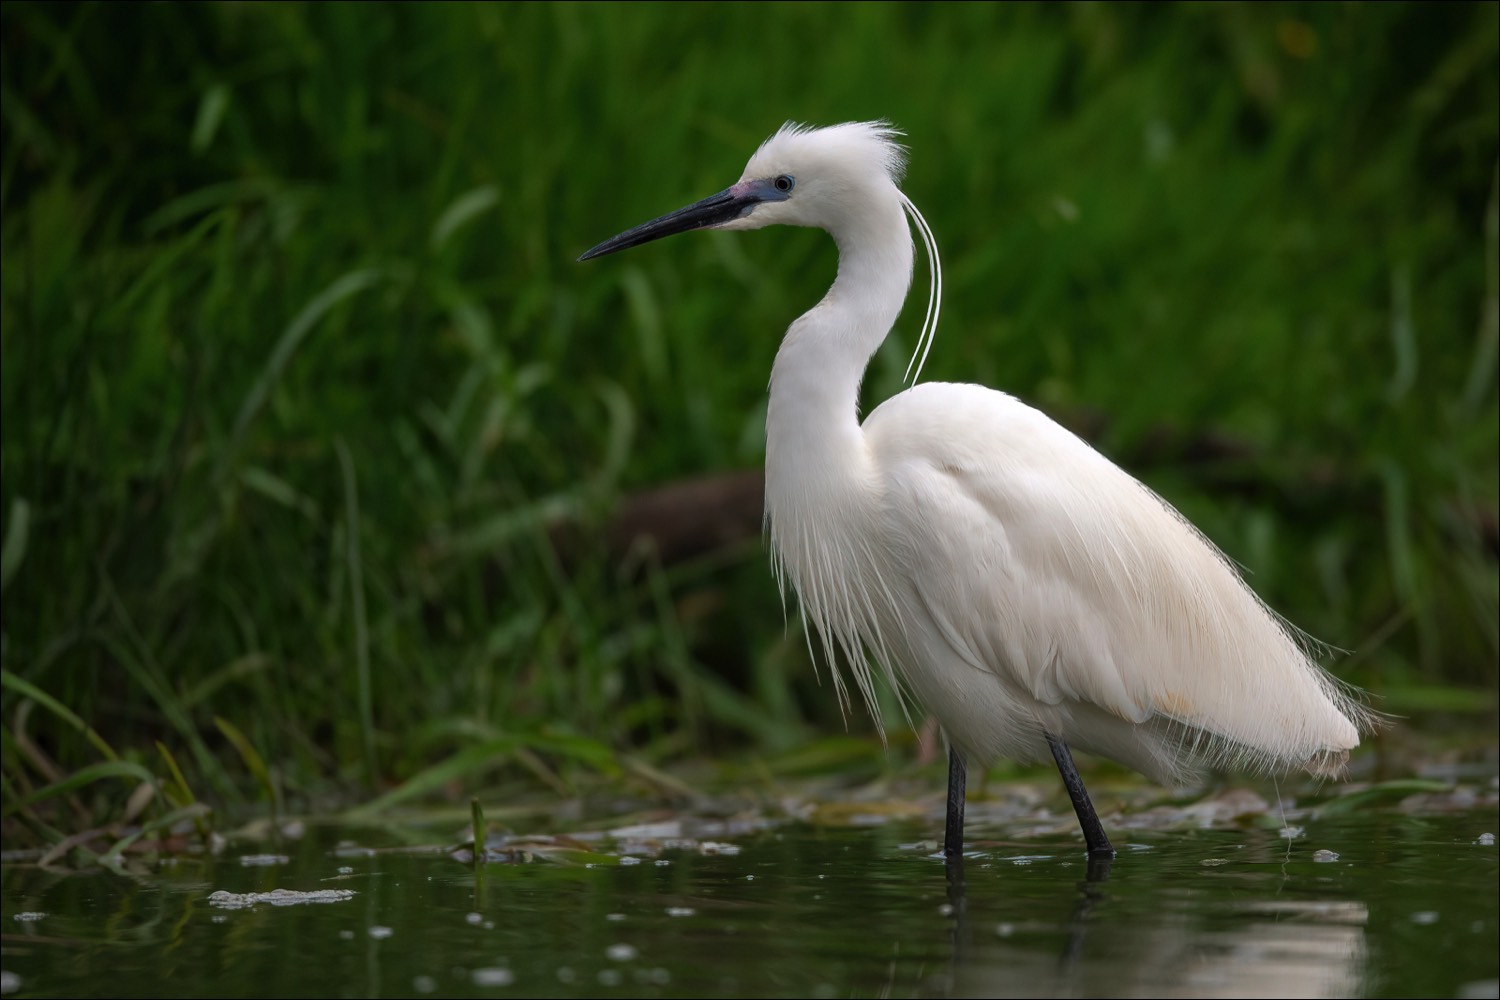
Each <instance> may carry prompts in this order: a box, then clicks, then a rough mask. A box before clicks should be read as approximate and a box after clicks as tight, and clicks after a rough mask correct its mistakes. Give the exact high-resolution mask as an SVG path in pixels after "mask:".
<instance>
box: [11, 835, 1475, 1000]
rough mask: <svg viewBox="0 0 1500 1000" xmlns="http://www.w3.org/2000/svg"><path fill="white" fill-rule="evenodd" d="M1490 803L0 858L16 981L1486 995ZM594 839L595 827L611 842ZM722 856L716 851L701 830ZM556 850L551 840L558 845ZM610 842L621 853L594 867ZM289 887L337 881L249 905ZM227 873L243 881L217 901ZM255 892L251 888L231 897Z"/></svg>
mask: <svg viewBox="0 0 1500 1000" xmlns="http://www.w3.org/2000/svg"><path fill="white" fill-rule="evenodd" d="M1496 825H1497V824H1496V813H1495V810H1494V808H1493V807H1492V806H1490V807H1486V808H1483V809H1480V810H1477V811H1468V812H1462V813H1457V814H1451V815H1439V816H1411V815H1404V814H1398V813H1390V814H1385V813H1379V814H1365V815H1361V816H1358V817H1352V818H1351V817H1340V818H1338V819H1336V820H1333V819H1330V820H1328V821H1321V822H1309V823H1308V824H1307V825H1306V826H1305V829H1304V830H1303V831H1302V833H1301V835H1300V836H1297V837H1295V838H1294V839H1290V840H1289V839H1286V838H1285V837H1284V836H1282V835H1280V834H1279V833H1278V832H1277V831H1276V830H1260V829H1255V830H1214V831H1197V832H1187V833H1183V832H1171V833H1167V832H1149V831H1134V832H1130V833H1128V834H1127V835H1125V836H1121V837H1120V841H1121V842H1123V843H1124V844H1125V846H1123V848H1122V850H1121V852H1120V856H1119V858H1118V859H1117V860H1116V861H1115V862H1114V863H1113V865H1112V866H1110V868H1109V870H1108V871H1107V872H1105V871H1094V872H1092V873H1091V872H1090V870H1089V867H1088V866H1087V865H1086V864H1085V863H1084V859H1083V857H1082V855H1081V852H1080V851H1079V849H1078V847H1077V846H1076V844H1075V843H1074V842H1073V841H1072V840H1068V839H1065V838H1060V837H1053V838H1040V839H1027V840H1024V841H1016V842H1011V843H1007V842H1005V841H998V842H997V841H980V842H978V843H977V844H976V848H975V850H974V851H973V852H972V853H971V854H970V856H969V857H968V859H967V860H966V863H965V865H964V870H963V873H962V882H961V884H955V882H954V880H953V879H952V878H951V873H950V872H948V871H946V870H945V867H944V865H943V863H942V862H941V861H940V860H938V859H936V858H935V857H933V856H932V855H931V854H930V853H929V852H930V851H931V849H932V844H931V843H930V842H925V843H924V842H920V841H919V838H920V837H921V836H924V835H925V836H931V835H932V831H931V829H929V827H930V824H924V823H917V822H898V823H885V824H882V825H880V826H878V827H874V828H867V829H862V828H850V827H843V828H837V829H820V828H816V827H812V826H807V825H789V826H781V827H778V828H774V829H766V830H761V831H759V832H754V833H750V834H746V835H742V836H738V837H720V838H715V839H716V840H717V841H718V843H717V844H712V843H711V844H708V845H704V844H703V843H702V842H699V841H683V842H682V843H683V846H680V847H674V846H672V844H671V842H663V841H661V840H660V839H652V837H651V836H650V831H644V832H639V831H638V833H640V835H639V836H637V837H635V838H634V845H635V846H625V847H624V848H623V849H624V850H625V851H626V852H627V863H624V864H620V863H617V862H618V860H619V859H618V858H614V857H610V856H608V855H606V854H593V853H589V852H588V851H586V850H585V851H580V852H578V853H576V854H573V853H569V852H567V851H559V852H549V851H548V850H547V849H546V847H545V845H543V847H542V849H541V850H540V851H528V850H527V849H526V848H525V846H524V845H521V846H519V847H517V848H516V849H515V850H514V851H513V853H512V855H511V856H520V857H525V856H528V855H529V856H531V857H532V859H533V860H530V861H529V862H523V863H491V864H488V865H486V866H484V870H483V875H482V877H476V874H475V871H474V869H473V868H472V867H471V866H469V865H466V864H463V863H461V862H460V861H459V860H455V857H454V856H453V855H452V854H450V852H449V851H447V850H426V851H415V852H414V851H412V850H409V849H405V848H402V849H390V848H389V847H388V846H384V845H383V844H382V839H383V840H384V842H385V845H390V844H391V837H392V834H388V833H372V832H371V831H370V830H356V831H343V833H342V834H340V833H339V832H338V831H332V830H326V829H318V828H312V829H309V830H308V831H307V833H306V835H305V836H303V837H302V838H300V839H299V840H296V841H294V842H283V843H281V844H280V845H278V846H275V847H273V848H272V849H271V850H270V851H267V850H265V849H264V845H260V847H259V848H257V850H256V851H254V852H253V853H250V852H241V853H238V854H237V853H236V852H235V851H234V850H230V851H226V852H225V853H224V854H222V855H220V856H217V857H201V858H200V857H190V858H180V859H177V860H175V861H168V862H165V863H162V864H160V865H157V866H154V867H153V868H151V869H150V870H149V871H145V872H142V873H138V874H136V875H134V876H128V877H127V876H120V875H115V874H110V873H104V872H93V873H73V874H62V873H55V872H46V871H42V870H39V869H37V868H34V867H29V866H24V865H6V866H5V867H4V870H3V876H0V881H3V894H4V912H3V918H4V952H3V961H0V965H3V969H4V976H3V984H0V985H3V990H4V992H6V993H8V994H13V995H18V996H80V995H82V996H98V997H103V996H162V997H172V996H182V997H190V996H211V997H220V996H308V995H313V996H319V995H321V996H409V995H421V994H428V993H430V994H433V995H439V996H490V995H507V994H509V995H517V996H523V995H524V996H559V997H568V996H601V995H602V996H616V995H618V996H663V997H667V996H681V997H695V996H787V997H801V996H830V997H832V996H840V997H842V996H1017V997H1046V996H1095V995H1107V996H1141V997H1147V996H1149V997H1166V996H1199V997H1204V996H1225V997H1229V996H1255V997H1277V996H1296V997H1325V996H1327V997H1334V996H1435V997H1456V996H1457V997H1467V996H1495V995H1496V990H1497V986H1496V978H1497V964H1500V960H1497V952H1496V947H1495V941H1496V939H1497V933H1500V926H1497V896H1500V890H1497V852H1496V847H1495V843H1494V835H1495V834H1496V833H1497V832H1500V831H1497V829H1496ZM597 846H598V845H594V847H595V848H597ZM705 849H706V850H709V851H712V852H713V853H707V854H705V853H702V851H703V850H705ZM546 857H551V858H552V859H551V860H544V858H546ZM601 862H603V863H601ZM276 889H285V890H294V891H298V892H311V891H316V890H352V891H351V892H348V893H343V892H339V893H327V894H324V895H325V896H334V897H338V898H336V899H333V900H332V901H324V902H311V901H308V902H301V903H297V904H293V905H274V904H273V903H271V902H266V901H261V902H258V903H255V904H254V905H247V906H243V907H241V908H230V907H226V906H225V905H222V904H223V903H224V902H225V901H226V900H228V901H231V902H232V901H234V900H233V899H230V898H229V897H228V896H227V894H244V893H252V892H268V891H271V890H276ZM216 891H223V892H224V893H225V894H226V895H221V896H219V897H214V896H213V894H214V893H215V892H216ZM239 901H240V902H249V901H248V900H244V899H241V900H239Z"/></svg>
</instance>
